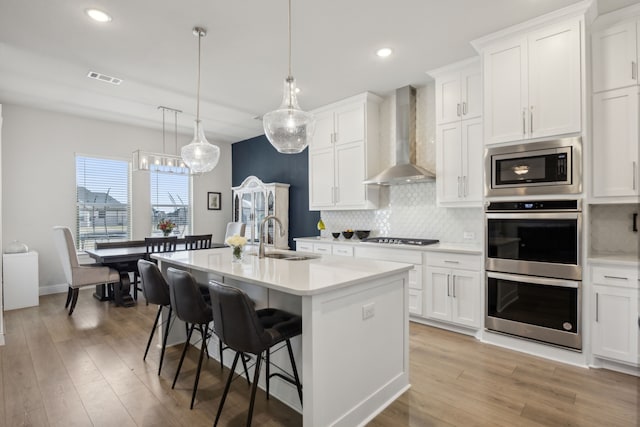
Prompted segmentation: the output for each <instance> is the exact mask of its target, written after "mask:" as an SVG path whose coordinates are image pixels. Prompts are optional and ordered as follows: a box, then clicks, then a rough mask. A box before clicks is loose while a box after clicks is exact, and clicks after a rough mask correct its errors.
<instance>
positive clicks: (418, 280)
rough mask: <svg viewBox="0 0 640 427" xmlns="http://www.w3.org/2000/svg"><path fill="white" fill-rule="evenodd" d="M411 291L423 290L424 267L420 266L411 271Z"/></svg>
mask: <svg viewBox="0 0 640 427" xmlns="http://www.w3.org/2000/svg"><path fill="white" fill-rule="evenodd" d="M409 289H417V290H419V291H421V290H422V267H420V266H419V265H417V266H415V267H413V270H409Z"/></svg>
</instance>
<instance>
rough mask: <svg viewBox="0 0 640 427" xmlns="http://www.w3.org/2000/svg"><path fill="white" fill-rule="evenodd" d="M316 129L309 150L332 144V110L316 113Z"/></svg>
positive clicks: (323, 147)
mask: <svg viewBox="0 0 640 427" xmlns="http://www.w3.org/2000/svg"><path fill="white" fill-rule="evenodd" d="M315 116H316V129H315V131H314V133H313V138H312V139H311V144H310V145H309V150H320V149H325V148H328V147H332V146H333V133H334V128H333V111H325V112H321V113H316V114H315Z"/></svg>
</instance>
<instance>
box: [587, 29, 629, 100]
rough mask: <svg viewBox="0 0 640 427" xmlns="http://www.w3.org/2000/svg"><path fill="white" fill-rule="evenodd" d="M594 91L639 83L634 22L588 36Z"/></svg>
mask: <svg viewBox="0 0 640 427" xmlns="http://www.w3.org/2000/svg"><path fill="white" fill-rule="evenodd" d="M591 43H592V44H591V51H592V53H593V55H592V57H591V58H592V59H591V61H592V70H593V91H594V92H600V91H603V90H609V89H618V88H621V87H625V86H631V85H635V84H638V68H637V66H638V62H637V60H638V58H637V56H636V55H637V53H636V52H637V43H638V42H637V37H636V22H628V23H625V24H621V25H616V26H615V27H611V28H607V29H606V30H602V31H599V32H597V33H593V35H592V36H591Z"/></svg>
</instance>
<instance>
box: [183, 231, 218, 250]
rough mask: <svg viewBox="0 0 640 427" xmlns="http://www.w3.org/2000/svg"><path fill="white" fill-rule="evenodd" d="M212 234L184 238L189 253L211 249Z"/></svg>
mask: <svg viewBox="0 0 640 427" xmlns="http://www.w3.org/2000/svg"><path fill="white" fill-rule="evenodd" d="M212 238H213V235H212V234H199V235H195V234H194V235H189V236H184V248H185V249H186V250H188V251H193V250H198V249H209V248H211V239H212Z"/></svg>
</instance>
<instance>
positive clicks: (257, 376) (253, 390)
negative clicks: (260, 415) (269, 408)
mask: <svg viewBox="0 0 640 427" xmlns="http://www.w3.org/2000/svg"><path fill="white" fill-rule="evenodd" d="M261 363H262V354H258V357H257V358H256V366H255V372H254V374H253V386H252V387H251V401H250V402H249V414H248V415H247V427H249V426H251V418H252V417H253V404H254V403H255V401H256V391H257V390H258V379H260V364H261Z"/></svg>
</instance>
